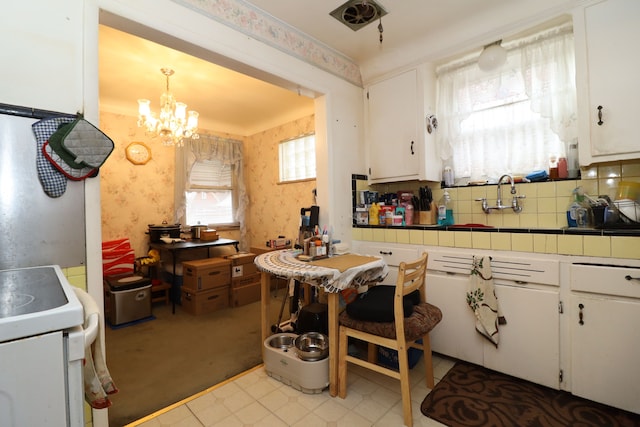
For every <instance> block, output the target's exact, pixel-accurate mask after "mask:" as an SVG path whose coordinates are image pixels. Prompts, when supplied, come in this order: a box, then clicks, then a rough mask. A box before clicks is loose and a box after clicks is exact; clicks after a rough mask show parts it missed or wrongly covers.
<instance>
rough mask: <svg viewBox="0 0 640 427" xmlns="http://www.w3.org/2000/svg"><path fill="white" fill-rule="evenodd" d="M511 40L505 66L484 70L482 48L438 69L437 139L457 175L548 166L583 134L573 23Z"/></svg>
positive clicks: (491, 175) (480, 176)
mask: <svg viewBox="0 0 640 427" xmlns="http://www.w3.org/2000/svg"><path fill="white" fill-rule="evenodd" d="M503 46H504V47H505V48H506V49H507V52H508V53H507V63H506V64H505V65H504V66H502V67H501V68H500V69H498V70H495V71H491V72H484V71H481V70H480V69H479V68H478V66H477V55H474V56H468V57H466V58H463V59H461V60H458V61H456V62H453V63H449V64H445V65H443V66H441V67H439V68H438V70H437V75H438V83H437V85H438V103H437V111H438V114H439V116H440V117H439V121H440V126H439V128H438V133H437V135H436V141H437V144H438V150H439V153H440V156H441V158H442V159H443V163H444V164H445V165H450V166H452V167H453V170H454V173H455V177H456V179H461V178H469V180H470V181H475V180H487V179H488V180H490V181H491V180H493V179H497V178H498V177H500V176H501V175H502V174H504V173H512V174H522V175H526V174H528V173H530V172H532V171H535V170H540V169H547V167H548V161H549V157H550V156H553V155H555V156H563V155H564V154H565V153H566V146H567V144H568V143H569V142H571V141H573V140H574V139H576V138H577V134H578V130H577V103H576V85H575V54H574V52H575V49H574V43H573V28H572V26H571V24H570V23H567V24H563V25H560V26H558V27H555V28H552V29H548V30H545V31H543V32H540V33H537V34H535V35H532V36H528V37H526V38H522V39H519V40H516V41H513V42H510V43H508V44H503Z"/></svg>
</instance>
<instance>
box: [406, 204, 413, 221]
mask: <svg viewBox="0 0 640 427" xmlns="http://www.w3.org/2000/svg"><path fill="white" fill-rule="evenodd" d="M413 214H414V208H413V205H412V204H411V203H409V204H408V205H406V206H405V207H404V225H413Z"/></svg>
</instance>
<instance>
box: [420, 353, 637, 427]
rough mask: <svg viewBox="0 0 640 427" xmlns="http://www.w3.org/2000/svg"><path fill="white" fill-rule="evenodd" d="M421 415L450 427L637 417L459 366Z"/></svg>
mask: <svg viewBox="0 0 640 427" xmlns="http://www.w3.org/2000/svg"><path fill="white" fill-rule="evenodd" d="M420 409H421V411H422V413H423V414H424V415H426V416H428V417H429V418H433V419H435V420H437V421H439V422H441V423H443V424H446V425H447V426H450V427H471V426H473V427H480V426H482V427H487V426H494V427H501V426H504V427H514V426H523V427H524V426H526V427H561V426H562V427H564V426H572V427H574V426H581V427H591V426H594V427H595V426H598V427H617V426H620V427H627V426H628V427H633V426H638V425H640V415H635V414H632V413H630V412H626V411H622V410H619V409H615V408H611V407H609V406H605V405H602V404H599V403H595V402H592V401H589V400H586V399H582V398H579V397H576V396H573V395H571V394H570V393H567V392H565V391H559V390H553V389H551V388H548V387H544V386H541V385H538V384H533V383H531V382H528V381H525V380H521V379H518V378H514V377H511V376H509V375H505V374H501V373H498V372H495V371H491V370H488V369H485V368H482V367H480V366H476V365H471V364H468V363H463V362H458V363H456V365H455V366H454V367H453V368H452V369H451V370H450V371H449V372H448V373H447V375H445V377H444V378H443V379H442V380H441V381H440V382H439V383H438V384H437V385H436V386H435V388H434V389H433V390H432V391H431V392H430V393H429V394H428V395H427V397H426V398H425V399H424V401H423V402H422V405H421V408H420Z"/></svg>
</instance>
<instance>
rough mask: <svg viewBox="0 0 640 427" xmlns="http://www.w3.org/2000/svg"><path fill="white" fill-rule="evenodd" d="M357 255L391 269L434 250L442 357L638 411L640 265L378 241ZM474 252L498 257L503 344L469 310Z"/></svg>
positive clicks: (358, 246) (434, 338)
mask: <svg viewBox="0 0 640 427" xmlns="http://www.w3.org/2000/svg"><path fill="white" fill-rule="evenodd" d="M354 250H355V251H356V252H360V253H364V254H369V255H378V256H383V258H385V260H386V261H387V263H388V264H389V265H390V267H391V271H394V270H397V268H394V267H397V265H398V264H399V262H400V261H402V260H410V259H415V258H417V257H418V256H419V254H421V253H422V252H423V251H425V250H426V251H427V252H428V253H429V261H428V266H427V287H426V291H427V301H428V302H430V303H432V304H434V305H436V306H438V307H439V308H440V309H441V310H442V314H443V317H442V321H441V322H440V323H439V324H438V325H437V326H436V327H435V329H434V330H433V331H432V332H431V334H430V337H431V348H432V350H433V351H434V352H436V353H440V354H443V355H446V356H450V357H453V358H456V359H460V360H464V361H468V362H471V363H475V364H477V365H481V366H485V367H487V368H489V369H493V370H495V371H499V372H504V373H506V374H509V375H512V376H515V377H518V378H523V379H526V380H529V381H531V382H534V383H538V384H542V385H545V386H548V387H551V388H554V389H559V388H562V389H563V390H567V391H570V392H571V393H573V394H575V395H577V396H581V397H584V398H586V399H590V400H593V401H595V402H600V403H604V404H606V405H610V406H613V407H616V408H620V409H624V410H627V411H631V412H634V413H637V414H640V369H638V364H639V363H640V260H637V259H634V260H631V259H627V260H622V259H613V258H608V259H606V260H605V259H595V258H592V257H564V256H553V255H545V254H532V253H517V252H507V251H482V252H483V253H475V251H474V250H471V249H456V248H439V247H422V246H417V245H403V244H393V243H377V242H354ZM473 255H490V256H491V257H492V259H491V267H492V273H493V278H494V285H495V292H496V295H497V297H498V302H499V304H500V308H501V311H502V314H503V315H504V316H505V318H506V320H507V324H505V325H501V326H500V327H499V334H500V341H499V345H498V347H497V348H496V347H495V346H494V345H493V344H492V343H491V342H489V341H488V340H487V339H485V338H484V337H482V336H481V335H480V334H479V333H478V332H477V331H476V330H475V316H474V314H473V312H472V311H471V309H470V308H469V306H468V305H467V301H466V294H467V291H468V289H469V273H470V271H471V266H472V260H473ZM560 264H562V265H563V267H562V269H561V268H560ZM561 270H562V273H561ZM561 278H562V280H561ZM385 283H393V282H392V281H391V282H389V281H385ZM561 373H562V378H561Z"/></svg>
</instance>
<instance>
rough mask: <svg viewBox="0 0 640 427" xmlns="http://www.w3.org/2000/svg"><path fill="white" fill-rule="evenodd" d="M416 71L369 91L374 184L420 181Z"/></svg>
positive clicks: (370, 140)
mask: <svg viewBox="0 0 640 427" xmlns="http://www.w3.org/2000/svg"><path fill="white" fill-rule="evenodd" d="M417 79H418V74H417V70H410V71H407V72H405V73H403V74H400V75H398V76H395V77H392V78H390V79H388V80H384V81H382V82H380V83H377V84H374V85H372V86H371V87H369V89H368V110H369V116H368V122H367V123H368V127H367V129H368V143H369V175H370V179H371V180H389V181H391V180H402V179H417V178H418V176H419V173H420V163H419V159H420V158H421V155H420V153H421V145H422V139H421V138H419V137H420V135H419V133H418V132H419V130H418V118H419V117H421V115H422V108H421V106H420V104H419V102H420V101H419V100H421V99H422V97H421V96H420V94H419V93H418V80H417Z"/></svg>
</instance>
